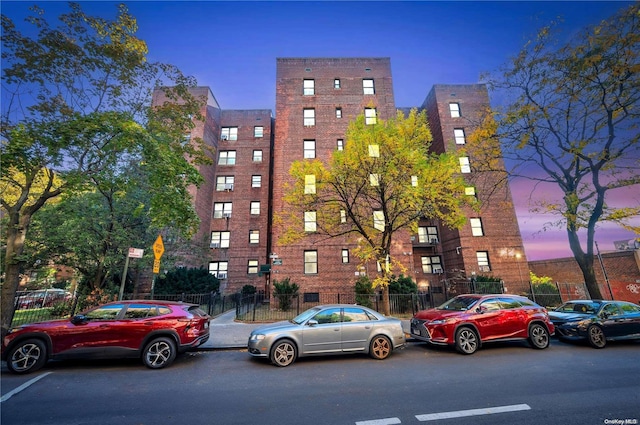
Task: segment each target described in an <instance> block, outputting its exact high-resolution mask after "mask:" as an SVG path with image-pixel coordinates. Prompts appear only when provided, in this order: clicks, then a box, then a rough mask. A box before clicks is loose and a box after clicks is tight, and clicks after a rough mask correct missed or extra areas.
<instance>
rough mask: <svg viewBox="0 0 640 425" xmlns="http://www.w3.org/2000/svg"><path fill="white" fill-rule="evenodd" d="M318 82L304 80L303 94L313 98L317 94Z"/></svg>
mask: <svg viewBox="0 0 640 425" xmlns="http://www.w3.org/2000/svg"><path fill="white" fill-rule="evenodd" d="M315 86H316V82H315V81H314V80H303V81H302V94H304V95H305V96H313V95H314V94H316V88H315Z"/></svg>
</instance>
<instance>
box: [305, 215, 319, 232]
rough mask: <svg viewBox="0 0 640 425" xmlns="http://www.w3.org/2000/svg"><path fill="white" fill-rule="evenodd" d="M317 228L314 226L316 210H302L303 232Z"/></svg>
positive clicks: (313, 230)
mask: <svg viewBox="0 0 640 425" xmlns="http://www.w3.org/2000/svg"><path fill="white" fill-rule="evenodd" d="M316 229H317V226H316V212H315V211H305V212H304V231H305V232H315V231H316Z"/></svg>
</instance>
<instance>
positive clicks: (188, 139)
mask: <svg viewBox="0 0 640 425" xmlns="http://www.w3.org/2000/svg"><path fill="white" fill-rule="evenodd" d="M189 143H191V133H185V134H184V135H183V136H182V146H186V145H188V144H189Z"/></svg>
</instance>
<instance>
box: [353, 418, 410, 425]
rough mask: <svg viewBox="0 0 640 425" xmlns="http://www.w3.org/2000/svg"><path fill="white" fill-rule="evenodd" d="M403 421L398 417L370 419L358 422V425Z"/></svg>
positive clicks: (392, 423)
mask: <svg viewBox="0 0 640 425" xmlns="http://www.w3.org/2000/svg"><path fill="white" fill-rule="evenodd" d="M399 423H402V422H401V421H400V419H398V418H386V419H373V420H370V421H360V422H356V425H394V424H399Z"/></svg>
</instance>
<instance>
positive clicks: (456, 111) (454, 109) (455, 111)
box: [449, 103, 460, 118]
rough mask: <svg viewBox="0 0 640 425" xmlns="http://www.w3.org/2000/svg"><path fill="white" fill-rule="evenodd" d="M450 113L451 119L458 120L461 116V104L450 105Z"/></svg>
mask: <svg viewBox="0 0 640 425" xmlns="http://www.w3.org/2000/svg"><path fill="white" fill-rule="evenodd" d="M449 112H451V118H458V117H459V116H460V104H459V103H450V104H449Z"/></svg>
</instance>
